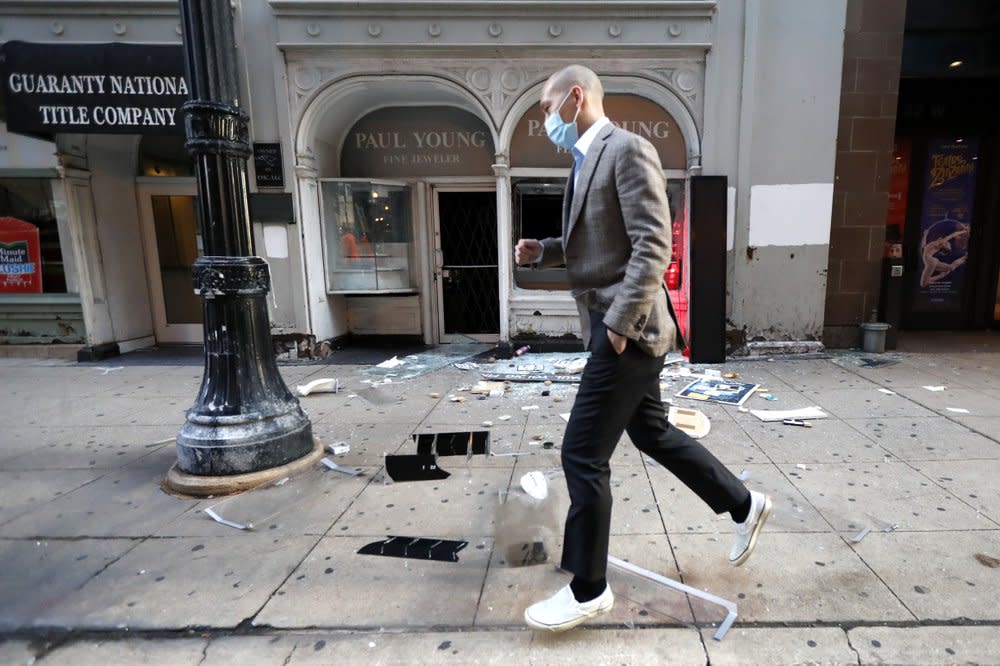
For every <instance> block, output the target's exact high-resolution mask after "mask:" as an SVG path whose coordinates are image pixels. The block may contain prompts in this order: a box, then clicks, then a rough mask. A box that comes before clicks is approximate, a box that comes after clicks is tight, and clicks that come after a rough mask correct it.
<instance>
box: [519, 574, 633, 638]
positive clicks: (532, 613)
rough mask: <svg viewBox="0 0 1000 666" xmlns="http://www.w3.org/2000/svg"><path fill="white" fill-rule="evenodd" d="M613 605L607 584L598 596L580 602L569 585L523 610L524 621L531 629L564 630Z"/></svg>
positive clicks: (599, 613)
mask: <svg viewBox="0 0 1000 666" xmlns="http://www.w3.org/2000/svg"><path fill="white" fill-rule="evenodd" d="M614 605H615V595H613V594H612V593H611V586H610V585H608V586H606V587H605V588H604V592H601V594H600V596H598V597H597V598H596V599H591V600H590V601H585V602H583V603H580V602H579V601H577V600H576V597H574V596H573V590H571V589H570V587H569V585H567V586H566V587H564V588H563V589H561V590H559V591H558V592H556V593H555V594H554V595H552V596H551V597H549V598H548V599H546V600H545V601H539V602H538V603H537V604H533V605H531V606H529V607H528V609H527V610H525V611H524V621H525V622H527V623H528V626H529V627H532V628H533V629H545V630H548V631H566V630H567V629H572V628H573V627H575V626H576V625H578V624H580V623H581V622H583V621H584V620H589V619H590V618H592V617H597V616H598V615H602V614H604V613H607V612H608V611H609V610H611V607H612V606H614Z"/></svg>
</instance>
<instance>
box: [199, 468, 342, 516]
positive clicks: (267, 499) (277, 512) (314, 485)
mask: <svg viewBox="0 0 1000 666" xmlns="http://www.w3.org/2000/svg"><path fill="white" fill-rule="evenodd" d="M351 481H352V480H351V479H350V478H349V477H344V476H341V475H339V474H330V473H328V472H326V471H325V469H324V468H323V467H315V468H312V469H309V470H307V471H304V472H302V473H300V474H297V475H295V476H291V477H282V478H281V479H277V480H275V481H267V482H265V483H262V484H261V485H259V486H256V487H254V488H251V489H250V490H245V491H243V492H241V493H238V494H236V495H230V496H228V497H225V498H222V499H218V500H210V502H214V503H210V504H208V505H207V506H206V505H202V506H203V507H204V508H202V509H201V510H200V511H198V512H196V513H194V514H193V515H196V516H198V517H199V518H200V519H202V520H204V519H205V516H207V517H209V518H211V519H212V520H214V521H216V522H217V523H219V524H220V525H225V526H227V527H230V528H233V529H242V530H253V529H259V530H264V529H269V530H273V529H278V528H281V527H284V526H285V522H286V521H295V523H296V528H298V527H300V526H301V525H300V524H301V523H302V521H304V520H305V521H309V520H315V521H316V525H315V526H314V527H315V529H318V530H324V529H325V527H328V526H329V520H328V515H327V512H326V511H325V510H321V509H320V510H318V509H317V507H318V506H319V505H317V502H318V501H319V500H320V498H323V497H325V496H326V495H328V494H329V493H330V492H331V490H332V489H334V488H338V487H342V486H338V485H337V484H344V483H351ZM312 527H313V526H310V528H312ZM220 529H222V528H220Z"/></svg>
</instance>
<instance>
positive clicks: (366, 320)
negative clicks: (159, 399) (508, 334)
mask: <svg viewBox="0 0 1000 666" xmlns="http://www.w3.org/2000/svg"><path fill="white" fill-rule="evenodd" d="M486 117H487V116H486V114H485V112H484V110H483V109H482V108H481V107H480V106H479V105H478V103H477V102H476V101H475V100H474V99H473V98H472V96H471V95H469V94H468V93H467V92H466V91H464V90H463V89H462V88H461V87H459V86H457V85H456V84H454V83H452V82H448V81H445V80H442V79H438V78H435V77H424V76H409V77H378V78H373V77H353V78H350V79H347V80H343V81H340V82H337V83H334V84H332V85H331V86H330V87H329V88H327V89H324V90H323V91H322V92H320V93H318V94H317V96H316V98H315V99H314V100H313V102H312V103H310V104H309V106H308V107H307V108H306V111H305V113H304V114H303V118H302V121H301V122H300V125H299V133H298V135H297V140H296V147H297V154H296V158H297V162H298V164H299V168H298V185H299V191H298V193H299V200H300V206H301V219H302V223H303V224H302V230H303V237H304V245H305V248H306V253H307V266H309V276H308V278H307V281H308V285H307V291H309V292H310V298H309V302H310V303H311V304H312V305H311V308H310V310H311V311H310V319H311V324H312V327H313V330H314V332H316V335H317V337H325V336H331V337H332V336H334V335H341V334H344V333H348V332H350V333H352V334H355V335H373V334H377V335H402V336H408V337H414V336H419V337H420V338H422V339H423V340H424V341H425V342H449V341H452V340H456V339H463V338H468V337H473V338H477V339H483V340H496V339H498V337H499V333H500V330H499V322H500V309H499V307H500V306H499V300H498V299H499V297H498V290H499V289H498V279H499V278H498V275H499V273H498V270H497V264H498V258H497V247H498V241H497V239H498V230H497V222H496V194H495V176H494V175H493V171H492V164H493V162H494V161H495V160H494V156H495V148H494V146H495V139H496V136H495V132H494V130H493V129H492V127H491V125H490V124H489V123H488V122H487V121H485V120H484V118H486ZM317 269H319V270H317Z"/></svg>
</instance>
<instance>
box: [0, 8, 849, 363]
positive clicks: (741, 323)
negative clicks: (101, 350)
mask: <svg viewBox="0 0 1000 666" xmlns="http://www.w3.org/2000/svg"><path fill="white" fill-rule="evenodd" d="M47 4H49V5H51V12H54V13H58V12H59V11H60V7H62V8H63V9H68V7H65V5H68V4H71V3H58V2H53V3H47ZM98 4H102V5H106V6H107V8H108V13H109V14H114V13H115V11H118V10H116V8H121V7H124V5H123V4H122V3H98ZM141 5H142V6H143V7H144V8H145V9H146V10H147V13H146V15H144V16H142V17H141V18H135V19H134V21H135V22H136V24H139V25H141V26H142V28H141V29H138V28H137V29H136V30H135V31H133V28H132V26H133V19H129V20H128V22H127V23H126V22H125V21H124V19H122V21H119V22H116V21H115V20H114V19H113V18H109V15H107V14H106V15H101V16H86V15H84V16H77V17H73V18H69V14H68V12H67V14H66V16H65V17H63V18H61V19H59V20H60V22H61V24H62V25H63V26H64V31H63V32H62V33H59V34H55V33H54V32H53V18H52V15H49V16H42V15H37V16H33V17H32V16H28V15H27V14H24V15H21V16H13V17H8V18H7V19H5V20H6V21H7V22H10V23H18V22H19V27H20V28H23V29H24V30H23V31H19V32H18V34H19V35H24V36H23V37H22V39H24V40H25V41H40V42H52V41H59V40H60V39H62V37H61V35H65V36H66V37H67V41H68V39H69V38H70V37H71V36H72V38H73V39H80V40H81V41H95V42H102V41H103V42H108V41H133V40H134V37H135V36H138V35H141V36H142V38H144V39H146V40H148V43H154V42H156V43H163V42H164V41H166V42H177V41H178V37H177V32H176V13H174V14H173V15H172V16H171V15H169V14H168V11H167V9H168V8H167V6H168V5H170V6H171V7H174V11H176V7H175V5H173V3H165V2H163V3H160V2H149V3H141ZM844 8H845V3H844V2H822V3H811V2H810V3H801V2H794V1H792V0H781V1H776V2H760V1H759V0H756V1H755V0H719V1H718V2H716V1H714V0H708V1H673V2H590V1H569V2H555V3H553V2H547V3H543V2H534V1H526V2H511V3H502V2H501V3H485V2H482V3H480V2H468V3H458V4H455V5H453V6H449V7H447V8H446V10H442V9H441V8H440V7H439V8H433V7H430V6H429V5H427V4H426V3H422V2H398V1H397V2H372V3H355V2H341V1H339V0H328V1H322V2H315V1H305V0H271V2H270V3H267V4H265V3H243V4H241V5H239V6H238V8H237V11H236V16H237V22H238V26H239V30H240V31H241V33H242V51H241V54H242V56H243V58H244V61H243V62H241V66H242V68H243V69H242V71H243V72H244V73H245V76H244V77H243V79H244V81H245V82H246V86H247V94H246V96H245V98H244V100H243V105H244V107H245V108H246V109H247V110H248V112H249V113H250V116H251V133H252V140H253V142H254V150H255V158H256V159H255V160H254V163H253V164H252V165H251V190H252V191H253V193H254V196H255V197H256V199H257V204H256V206H255V205H254V202H253V201H252V202H251V210H252V211H254V210H255V211H257V213H256V215H255V225H254V226H255V235H256V238H257V253H258V254H259V255H261V256H263V257H264V258H265V259H267V260H268V262H269V263H270V265H271V270H272V276H273V282H274V285H275V286H274V290H275V293H274V298H272V299H271V301H272V302H271V304H270V306H271V315H272V329H273V330H274V331H275V332H278V333H299V334H305V335H310V336H313V339H314V340H316V341H320V340H327V339H331V338H338V337H341V336H345V335H348V334H353V335H394V336H407V337H412V338H415V339H421V340H423V341H425V342H428V343H437V342H451V341H457V340H464V339H470V338H471V339H477V340H484V341H517V340H530V339H534V338H538V337H544V338H573V339H575V338H577V336H578V333H579V331H578V323H577V311H576V307H575V305H574V303H573V301H572V299H571V298H570V296H569V293H568V291H567V290H566V285H565V275H564V273H563V272H562V271H560V270H558V269H556V270H552V271H528V270H524V269H518V268H517V267H515V266H513V265H512V257H513V246H514V244H515V243H516V241H517V238H518V237H520V236H528V237H531V236H544V235H550V234H554V233H558V229H559V213H558V201H559V198H560V196H561V192H562V186H563V182H564V180H565V178H566V176H567V174H568V170H569V169H568V167H569V162H570V159H569V157H568V156H567V155H565V154H560V153H558V152H557V151H556V149H555V148H554V147H552V146H551V144H549V143H548V141H547V139H546V137H545V135H544V129H543V128H542V117H541V114H540V112H539V110H538V107H537V101H538V96H539V92H540V89H541V86H542V84H543V83H544V81H545V78H546V77H547V76H548V75H549V74H550V73H551V72H553V71H555V70H556V69H559V68H560V67H562V66H564V65H566V64H570V63H574V62H579V63H582V64H585V65H588V66H590V67H591V68H593V69H594V70H595V71H597V72H598V73H599V74H600V75H601V77H602V80H603V82H604V85H605V88H606V92H607V94H608V99H607V107H608V113H609V116H610V117H611V118H612V120H613V121H614V122H616V123H618V124H619V125H621V126H623V127H625V128H626V129H629V130H630V131H634V132H636V133H639V134H642V135H643V136H646V137H647V138H648V139H650V140H651V141H652V142H653V143H654V145H655V146H656V147H657V149H658V151H659V154H660V157H661V162H662V166H663V168H664V173H665V175H666V177H667V179H668V183H669V189H670V195H671V206H672V213H673V216H674V220H675V222H676V223H677V229H676V238H675V241H676V244H677V246H678V248H681V249H682V250H683V246H684V243H685V240H686V238H687V236H688V230H687V228H686V225H687V220H688V204H687V199H688V194H687V190H688V182H689V179H690V178H691V177H692V176H694V175H699V174H705V175H720V176H725V177H727V179H728V186H729V187H728V197H727V201H726V208H727V210H728V233H727V248H726V253H725V256H724V257H720V258H719V274H720V275H719V277H720V278H721V277H722V274H723V273H724V274H725V279H726V285H727V300H728V303H727V313H726V316H727V327H728V329H729V331H730V337H731V343H732V344H731V347H732V348H733V349H736V348H740V347H743V346H745V345H746V344H747V343H757V344H762V343H771V342H796V343H813V344H815V345H818V344H819V343H818V342H817V341H818V340H819V338H820V335H821V332H822V327H823V308H824V294H825V290H826V282H825V279H826V261H827V255H828V250H829V226H830V209H831V204H832V190H833V166H834V158H835V151H834V145H835V140H836V135H837V104H838V98H839V89H840V66H841V60H842V41H843V30H842V29H843V23H844ZM154 10H155V11H154ZM27 11H28V10H27V9H26V10H25V12H27ZM119 13H121V12H120V11H119ZM115 26H117V30H121V29H122V28H123V27H124V28H125V30H124V32H121V33H120V34H118V33H117V32H116V28H115ZM792 26H794V27H795V29H794V30H793V29H791V27H792ZM70 28H72V30H70ZM32 29H34V31H35V34H36V35H37V36H36V37H34V38H32V37H29V35H31V34H32ZM88 30H89V31H90V32H88ZM104 33H109V34H104ZM5 34H12V33H11V32H8V31H7V30H5ZM81 34H87V35H90V38H89V40H88V39H82V38H80V37H79V35H81ZM250 44H253V45H254V48H249V45H250ZM264 44H266V46H263V45H264ZM55 145H56V147H57V151H56V152H57V153H58V163H59V167H60V169H62V171H60V172H59V173H60V175H61V178H60V181H61V182H62V184H63V189H64V190H65V189H67V188H73V187H75V188H76V190H74V192H79V193H80V194H81V196H82V200H83V201H87V200H89V201H90V202H91V209H93V210H90V211H88V210H87V208H86V205H85V204H84V203H80V202H79V201H78V202H77V203H74V204H72V205H70V204H69V203H67V205H66V208H67V211H70V214H71V216H75V218H76V219H77V220H78V224H79V225H80V227H81V229H84V230H86V229H90V230H91V235H94V234H95V233H96V235H97V236H98V237H99V238H100V240H101V241H102V242H101V243H99V244H98V245H99V246H100V251H99V255H100V256H99V257H97V258H96V259H95V257H93V256H88V255H86V246H85V244H83V243H77V242H76V241H74V252H75V255H74V256H76V257H78V264H83V265H86V266H87V268H86V270H85V271H84V272H88V273H95V274H96V275H97V276H98V277H103V279H94V276H93V275H90V276H88V280H87V281H83V280H81V281H80V284H81V287H80V289H79V292H80V301H81V308H82V310H83V313H84V315H85V316H84V318H85V319H86V327H85V328H86V339H87V341H88V342H89V343H91V344H100V343H103V342H115V343H118V344H119V345H120V346H125V345H128V344H150V343H154V342H168V341H171V340H174V341H185V340H187V341H197V336H198V334H199V332H198V325H197V322H196V321H192V319H193V318H194V314H197V312H196V311H197V303H194V302H188V303H184V302H182V301H183V298H182V296H181V295H180V293H181V292H183V291H184V288H183V274H184V270H185V265H186V262H188V261H189V260H192V259H193V257H194V256H196V255H197V247H198V246H197V241H196V238H190V236H191V235H192V234H193V233H194V230H195V229H196V225H193V224H191V220H189V219H188V218H189V217H190V216H189V214H188V213H187V212H186V211H188V209H189V207H190V204H189V202H190V197H191V196H193V194H194V192H193V179H191V178H190V177H189V176H187V175H185V174H184V173H183V167H182V166H179V165H177V164H173V163H172V162H171V160H170V159H169V156H170V155H171V154H176V150H175V148H171V147H170V146H166V145H165V144H164V142H163V141H158V140H154V139H151V138H149V137H141V138H140V137H138V136H132V135H129V136H113V137H112V136H104V135H79V134H76V135H74V134H70V133H57V134H56V135H55ZM144 155H145V156H147V158H148V157H149V156H153V157H154V159H145V160H144V158H143V156H144ZM156 155H161V156H167V157H165V158H164V159H162V160H160V161H159V162H157V160H156V159H155V156H156ZM141 163H145V164H146V168H147V170H148V172H149V173H151V174H154V173H156V172H162V174H166V175H148V176H146V175H140V172H142V173H145V171H143V167H141ZM170 174H172V175H170ZM185 197H188V198H187V199H185ZM77 198H78V199H81V197H77ZM123 201H127V202H128V203H127V205H125V206H122V205H121V203H122V202H123ZM109 202H114V203H113V204H112V203H109ZM112 207H113V211H112V210H111V209H110V208H112ZM160 218H165V219H169V220H171V221H172V224H171V225H169V226H170V227H171V230H172V231H173V233H174V236H175V238H174V241H173V245H172V246H169V247H167V246H168V240H169V239H168V236H169V234H167V233H166V231H165V230H164V229H163V228H161V226H162V225H160V226H158V224H157V220H158V219H160ZM88 220H89V221H88ZM182 230H186V231H184V232H183V234H182V233H181V231H182ZM182 235H183V236H184V238H186V239H187V240H177V239H179V238H180V237H181V236H182ZM81 237H85V234H84V235H83V236H81ZM168 249H169V250H170V251H167V250H168ZM91 252H92V253H93V250H91ZM111 254H113V255H114V256H115V257H127V258H128V260H127V261H125V262H124V264H125V265H118V264H117V263H116V264H115V265H114V266H112V265H111V263H110V262H109V261H108V257H109V256H111ZM674 259H675V261H674V262H672V266H671V270H672V271H673V275H674V277H673V278H672V280H673V282H672V283H671V286H672V287H673V288H674V290H673V293H674V299H675V303H678V304H680V305H681V306H682V309H683V306H685V305H686V304H685V303H684V294H685V293H686V287H687V284H686V282H687V280H686V277H687V270H688V266H687V265H686V261H684V256H683V253H682V252H681V253H679V254H678V256H676V257H675V258H674ZM84 282H86V285H84ZM168 282H169V283H170V284H171V285H174V286H173V287H171V288H170V289H168V288H167V283H168ZM175 283H176V285H175ZM98 284H104V285H105V288H104V289H105V291H104V292H101V291H100V289H97V288H96V287H95V286H94V285H98ZM112 284H113V285H114V286H113V287H111V288H110V289H109V288H108V286H107V285H112ZM177 285H180V286H177ZM111 291H113V292H114V293H110V292H111ZM171 294H172V295H171ZM0 300H2V297H0ZM102 308H104V309H105V310H108V312H107V313H102V312H103V311H102ZM116 308H117V309H118V310H120V311H119V312H114V310H115V309H116ZM185 325H186V326H187V327H188V328H184V327H183V326H185ZM178 326H180V328H177V327H178Z"/></svg>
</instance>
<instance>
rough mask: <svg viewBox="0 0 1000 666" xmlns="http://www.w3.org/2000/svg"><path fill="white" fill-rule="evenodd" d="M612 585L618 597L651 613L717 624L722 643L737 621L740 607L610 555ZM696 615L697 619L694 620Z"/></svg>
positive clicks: (716, 637)
mask: <svg viewBox="0 0 1000 666" xmlns="http://www.w3.org/2000/svg"><path fill="white" fill-rule="evenodd" d="M608 565H609V566H608V584H609V585H610V586H611V589H613V590H614V591H615V594H616V595H618V596H619V597H624V598H625V599H627V600H628V601H630V602H631V603H633V604H637V605H639V606H641V607H642V608H643V609H644V610H646V611H647V612H652V613H655V614H656V615H659V616H661V617H665V618H669V619H672V620H676V621H678V622H681V623H682V624H689V623H690V622H691V620H689V619H687V618H692V619H693V620H694V621H695V622H697V624H699V625H704V624H705V623H710V624H717V625H718V628H717V629H716V631H715V635H714V638H715V640H717V641H721V640H722V639H723V638H725V636H726V632H728V631H729V628H730V627H731V626H733V622H735V621H736V615H737V611H736V604H735V603H733V602H732V601H728V600H726V599H723V598H722V597H717V596H715V595H714V594H711V593H709V592H705V591H703V590H699V589H697V588H695V587H691V586H690V585H685V584H684V583H681V582H678V581H676V580H673V579H671V578H667V577H666V576H663V575H661V574H658V573H656V572H654V571H650V570H648V569H643V568H642V567H640V566H636V565H635V564H632V563H631V562H626V561H625V560H621V559H618V558H617V557H615V556H614V555H608ZM692 614H693V617H692Z"/></svg>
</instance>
